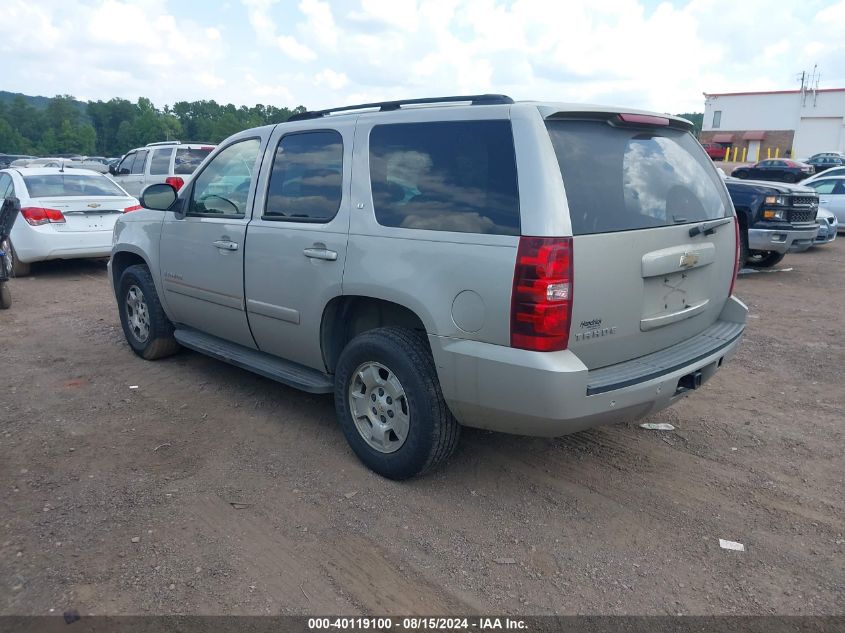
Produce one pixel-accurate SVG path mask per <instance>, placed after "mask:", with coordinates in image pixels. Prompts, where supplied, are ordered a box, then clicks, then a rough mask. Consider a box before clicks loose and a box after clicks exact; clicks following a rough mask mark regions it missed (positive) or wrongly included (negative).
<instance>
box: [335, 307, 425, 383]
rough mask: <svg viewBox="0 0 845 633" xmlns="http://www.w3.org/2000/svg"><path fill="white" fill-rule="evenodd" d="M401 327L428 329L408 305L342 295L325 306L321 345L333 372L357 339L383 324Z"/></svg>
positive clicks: (419, 329)
mask: <svg viewBox="0 0 845 633" xmlns="http://www.w3.org/2000/svg"><path fill="white" fill-rule="evenodd" d="M387 326H397V327H404V328H408V329H411V330H417V331H421V332H423V333H426V332H427V328H426V326H425V324H424V322H423V319H422V318H421V317H420V316H419V315H418V314H417V313H416V312H415V311H414V310H412V309H410V308H408V307H407V306H404V305H401V304H399V303H395V302H393V301H388V300H387V299H381V298H378V297H371V296H366V295H340V296H337V297H334V298H333V299H332V300H331V301H329V302H328V303H327V304H326V306H325V308H324V309H323V316H322V320H321V323H320V345H321V348H322V351H323V361H324V362H325V364H326V369H327V370H328V371H329V373H334V371H335V368H336V367H337V361H338V359H339V358H340V354H341V352H342V351H343V349H344V347H346V345H347V343H349V341H351V340H352V339H353V338H355V337H356V336H358V335H359V334H362V333H364V332H367V331H368V330H373V329H376V328H380V327H387Z"/></svg>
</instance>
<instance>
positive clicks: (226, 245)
mask: <svg viewBox="0 0 845 633" xmlns="http://www.w3.org/2000/svg"><path fill="white" fill-rule="evenodd" d="M212 244H214V246H216V247H217V248H219V249H220V250H221V251H236V250H238V243H237V242H233V241H231V240H217V241H216V242H212Z"/></svg>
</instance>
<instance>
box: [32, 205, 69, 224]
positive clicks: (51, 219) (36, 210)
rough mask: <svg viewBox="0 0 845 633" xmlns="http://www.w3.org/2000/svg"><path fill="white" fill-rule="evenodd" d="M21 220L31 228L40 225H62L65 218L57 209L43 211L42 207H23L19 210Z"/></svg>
mask: <svg viewBox="0 0 845 633" xmlns="http://www.w3.org/2000/svg"><path fill="white" fill-rule="evenodd" d="M21 215H22V216H23V219H24V220H26V221H27V222H29V223H30V224H31V225H32V226H39V225H41V224H64V222H65V216H64V215H62V212H61V211H59V210H58V209H45V208H43V207H24V208H23V209H21Z"/></svg>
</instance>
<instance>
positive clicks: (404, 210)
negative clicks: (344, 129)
mask: <svg viewBox="0 0 845 633" xmlns="http://www.w3.org/2000/svg"><path fill="white" fill-rule="evenodd" d="M370 184H371V185H372V191H373V206H374V210H375V214H376V220H377V221H378V223H379V224H381V225H383V226H393V227H400V228H405V229H427V230H433V231H456V232H461V233H493V234H499V235H519V193H518V188H517V177H516V157H515V154H514V147H513V133H512V131H511V125H510V121H504V120H490V121H439V122H432V123H394V124H389V125H377V126H375V127H373V129H372V131H371V133H370Z"/></svg>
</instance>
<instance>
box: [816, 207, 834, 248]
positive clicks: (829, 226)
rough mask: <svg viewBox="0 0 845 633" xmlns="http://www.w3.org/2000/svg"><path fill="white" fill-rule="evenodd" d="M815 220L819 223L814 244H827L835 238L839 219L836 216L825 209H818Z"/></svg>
mask: <svg viewBox="0 0 845 633" xmlns="http://www.w3.org/2000/svg"><path fill="white" fill-rule="evenodd" d="M816 222H818V225H819V234H818V235H817V236H816V245H820V244H829V243H830V242H832V241H833V240H835V239H836V233H837V232H838V231H839V220H837V219H836V216H835V215H834V214H833V213H832V212H830V211H828V210H827V209H819V214H818V215H817V216H816Z"/></svg>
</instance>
